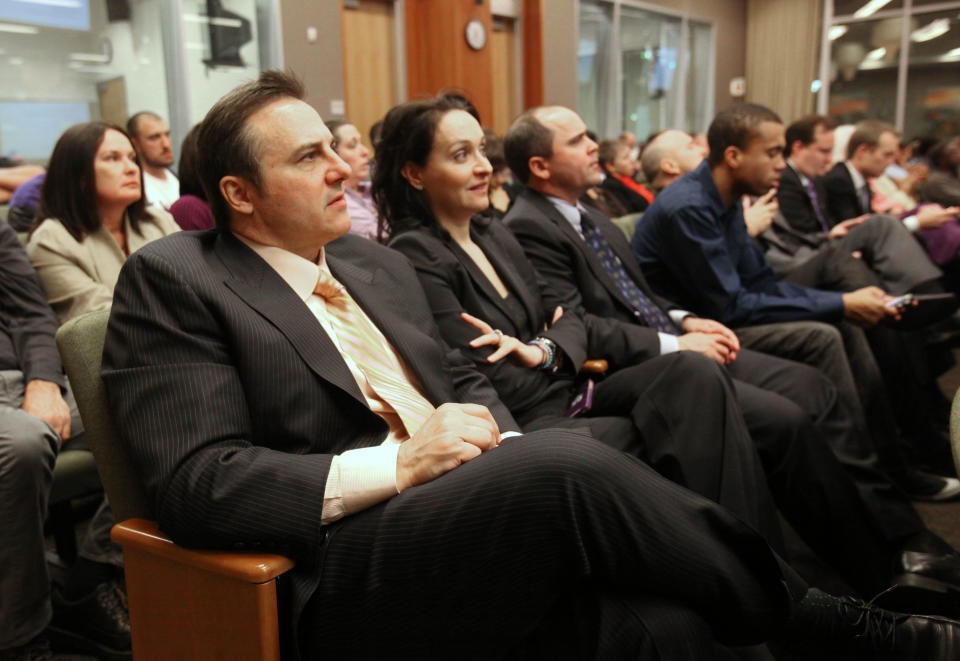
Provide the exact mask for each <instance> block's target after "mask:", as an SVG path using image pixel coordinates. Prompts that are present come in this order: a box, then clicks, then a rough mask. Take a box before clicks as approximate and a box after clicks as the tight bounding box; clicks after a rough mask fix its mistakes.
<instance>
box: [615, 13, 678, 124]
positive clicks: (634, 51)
mask: <svg viewBox="0 0 960 661" xmlns="http://www.w3.org/2000/svg"><path fill="white" fill-rule="evenodd" d="M620 51H621V52H620V55H621V67H622V72H623V115H622V125H621V130H623V131H630V132H632V133H634V134H636V135H637V136H638V137H640V138H641V139H642V138H643V137H644V136H647V135H649V134H650V133H652V132H654V131H659V130H662V129H667V128H676V124H677V122H678V118H679V117H680V116H679V115H678V114H677V109H678V104H679V84H680V83H681V81H680V80H679V75H678V74H679V72H678V71H677V68H678V67H677V62H678V57H679V54H680V19H679V18H674V17H672V16H661V15H658V14H654V13H651V12H647V11H643V10H640V9H635V8H633V7H628V6H624V7H622V9H621V14H620Z"/></svg>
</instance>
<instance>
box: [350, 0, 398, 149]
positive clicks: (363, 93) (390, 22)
mask: <svg viewBox="0 0 960 661" xmlns="http://www.w3.org/2000/svg"><path fill="white" fill-rule="evenodd" d="M341 7H342V8H341V19H342V25H341V29H342V31H343V39H342V43H343V78H344V87H345V91H346V97H347V98H346V106H347V107H346V111H347V115H346V117H347V120H348V121H350V123H352V124H353V125H354V126H356V127H357V129H359V131H360V135H362V136H363V142H364V144H366V145H367V147H370V146H371V145H370V138H369V133H370V127H371V126H373V125H374V123H376V122H378V121H379V120H381V119H383V116H384V114H386V112H387V111H388V110H389V109H390V108H392V107H393V106H394V105H396V104H397V82H396V79H397V74H396V46H395V44H394V29H395V27H394V26H395V23H394V20H395V19H394V7H393V0H350V2H346V3H344V4H343V5H341Z"/></svg>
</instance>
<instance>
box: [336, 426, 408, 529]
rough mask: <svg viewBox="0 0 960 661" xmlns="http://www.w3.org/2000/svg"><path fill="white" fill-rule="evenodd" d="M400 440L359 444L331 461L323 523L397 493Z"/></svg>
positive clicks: (362, 508) (363, 508) (347, 514)
mask: <svg viewBox="0 0 960 661" xmlns="http://www.w3.org/2000/svg"><path fill="white" fill-rule="evenodd" d="M399 451H400V444H399V443H397V444H389V445H375V446H373V447H369V448H357V449H356V450H348V451H347V452H344V453H343V454H340V455H337V456H335V457H334V458H333V461H332V462H331V463H330V472H329V473H328V474H327V484H326V486H325V487H324V492H323V509H322V510H321V512H320V520H321V523H323V524H324V525H326V524H328V523H332V522H333V521H336V520H337V519H340V518H342V517H345V516H349V515H350V514H353V513H355V512H359V511H361V510H365V509H366V508H368V507H371V506H373V505H376V504H377V503H379V502H381V501H384V500H387V499H388V498H392V497H393V496H396V495H397V493H398V491H397V453H398V452H399Z"/></svg>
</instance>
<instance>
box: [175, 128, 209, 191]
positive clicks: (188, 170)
mask: <svg viewBox="0 0 960 661" xmlns="http://www.w3.org/2000/svg"><path fill="white" fill-rule="evenodd" d="M199 131H200V125H199V124H196V125H195V126H194V127H193V128H192V129H190V130H189V131H187V135H186V137H185V138H184V139H183V144H182V145H180V165H179V167H178V168H177V176H178V177H179V178H180V195H181V196H184V195H193V196H195V197H199V198H200V199H201V200H206V199H207V194H206V193H205V192H204V191H203V182H202V181H201V180H200V163H199V161H200V148H199V147H198V146H197V133H199Z"/></svg>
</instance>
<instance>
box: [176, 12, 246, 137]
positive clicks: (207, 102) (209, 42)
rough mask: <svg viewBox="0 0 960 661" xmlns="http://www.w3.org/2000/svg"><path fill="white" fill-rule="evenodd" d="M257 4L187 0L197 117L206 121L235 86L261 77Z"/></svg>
mask: <svg viewBox="0 0 960 661" xmlns="http://www.w3.org/2000/svg"><path fill="white" fill-rule="evenodd" d="M257 9H258V2H257V0H222V1H221V2H209V1H208V0H184V3H183V10H184V15H183V37H184V48H185V50H186V54H187V85H188V86H189V89H190V117H191V121H192V122H194V123H196V122H199V121H200V120H202V119H203V117H204V115H206V114H207V110H209V109H210V108H211V106H213V104H214V103H216V102H217V100H218V99H219V98H220V97H222V96H223V95H224V94H226V93H227V92H229V91H230V90H232V89H233V88H234V87H236V86H237V85H240V84H242V83H245V82H247V81H249V80H251V79H253V78H256V77H257V75H258V73H259V71H260V68H261V67H260V51H259V46H258V42H259V40H258V36H259V32H260V29H259V26H258V21H257V16H258V14H257ZM211 10H212V11H213V13H212V14H211V13H210V11H211Z"/></svg>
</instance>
